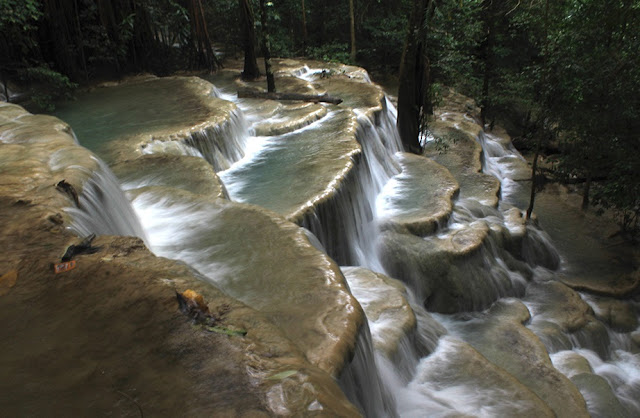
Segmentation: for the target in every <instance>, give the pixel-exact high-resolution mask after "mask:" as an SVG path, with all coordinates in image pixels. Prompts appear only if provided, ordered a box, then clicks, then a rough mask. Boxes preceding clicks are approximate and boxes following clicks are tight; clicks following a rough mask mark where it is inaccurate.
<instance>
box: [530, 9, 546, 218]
mask: <svg viewBox="0 0 640 418" xmlns="http://www.w3.org/2000/svg"><path fill="white" fill-rule="evenodd" d="M548 32H549V0H545V5H544V49H543V50H544V54H543V56H542V77H543V85H546V84H547V55H546V54H547V51H548V46H549V45H548V43H549V37H548ZM542 130H543V131H542V134H541V135H540V136H539V137H538V140H537V141H536V153H535V155H534V156H533V166H532V167H531V196H530V198H529V207H528V208H527V215H526V217H525V219H526V220H527V221H528V220H529V219H531V214H532V213H533V205H534V203H535V200H536V173H537V171H538V157H539V156H540V149H541V148H542V139H543V138H545V135H547V130H546V128H545V126H544V125H543V126H542Z"/></svg>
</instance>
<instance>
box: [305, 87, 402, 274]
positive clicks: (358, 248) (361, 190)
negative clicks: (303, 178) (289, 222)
mask: <svg viewBox="0 0 640 418" xmlns="http://www.w3.org/2000/svg"><path fill="white" fill-rule="evenodd" d="M393 109H394V108H393V105H392V104H391V103H389V102H388V101H387V100H386V98H385V102H384V106H383V109H382V111H381V112H380V113H379V114H377V115H376V116H375V117H374V118H373V120H372V119H371V118H369V117H368V116H366V115H363V114H361V115H359V117H358V130H357V132H356V138H357V140H358V142H359V143H360V145H361V146H362V154H361V155H360V156H359V159H358V161H356V164H355V165H356V168H355V170H354V172H353V174H351V175H350V177H349V178H347V180H346V181H345V182H344V183H343V185H342V186H341V188H340V189H339V190H338V191H337V193H336V196H335V197H334V198H332V199H331V200H330V201H329V202H327V203H326V204H323V205H321V206H320V207H318V208H317V209H316V210H315V211H314V213H313V214H311V215H309V216H307V217H306V218H305V219H304V220H303V221H302V225H303V226H304V227H306V228H307V229H309V230H310V231H311V232H313V233H314V234H315V235H316V236H317V237H318V239H320V242H322V244H323V245H324V247H325V249H326V250H327V253H328V254H329V255H330V256H331V257H332V258H333V259H334V260H336V261H337V262H338V263H339V264H340V265H359V266H365V267H367V268H369V269H371V270H374V271H382V270H383V269H382V266H381V265H380V263H379V261H378V259H377V255H376V252H375V247H374V243H375V237H376V235H377V228H378V225H377V222H376V199H377V196H378V194H379V193H380V191H381V190H382V188H383V187H384V185H385V184H386V183H387V181H389V179H390V178H391V177H392V176H393V175H395V174H397V173H398V171H399V167H398V166H397V163H396V162H395V158H394V154H395V152H397V151H398V150H399V149H401V144H400V137H399V135H398V132H397V130H396V128H395V125H394V124H393ZM376 119H377V121H376Z"/></svg>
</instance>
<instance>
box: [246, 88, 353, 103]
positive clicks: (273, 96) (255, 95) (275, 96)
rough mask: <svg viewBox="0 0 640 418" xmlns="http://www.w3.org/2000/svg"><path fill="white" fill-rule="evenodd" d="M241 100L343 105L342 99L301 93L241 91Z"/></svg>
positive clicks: (326, 95)
mask: <svg viewBox="0 0 640 418" xmlns="http://www.w3.org/2000/svg"><path fill="white" fill-rule="evenodd" d="M238 98H239V99H268V100H301V101H303V102H312V103H318V102H324V103H332V104H340V103H342V99H339V98H337V97H332V96H329V95H328V94H321V95H317V94H301V93H277V92H272V93H268V92H264V91H258V90H254V89H240V90H238Z"/></svg>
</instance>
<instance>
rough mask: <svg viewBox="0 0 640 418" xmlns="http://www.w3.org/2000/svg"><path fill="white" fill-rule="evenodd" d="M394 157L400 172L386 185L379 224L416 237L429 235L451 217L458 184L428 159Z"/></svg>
mask: <svg viewBox="0 0 640 418" xmlns="http://www.w3.org/2000/svg"><path fill="white" fill-rule="evenodd" d="M397 156H398V160H399V163H400V166H401V168H402V172H401V173H400V174H398V175H396V176H395V177H394V178H393V179H392V180H391V181H390V183H391V184H387V186H386V187H385V190H384V191H383V197H382V200H381V202H380V203H378V205H380V204H381V205H382V208H378V211H379V212H381V213H379V216H380V217H382V218H383V221H382V223H383V224H384V223H388V222H389V223H393V224H396V225H399V226H400V227H403V228H406V229H407V230H408V231H409V232H411V233H412V234H414V235H417V236H425V235H428V234H430V233H433V232H434V231H435V230H436V229H438V227H439V225H443V224H444V223H445V222H446V220H447V219H449V217H450V216H451V213H452V211H453V204H452V200H453V199H454V198H455V196H456V195H457V193H458V191H459V186H458V183H457V182H456V181H455V179H454V178H453V176H451V174H450V173H449V171H448V170H446V169H445V168H444V167H442V166H440V165H439V164H437V163H435V162H434V161H432V160H430V159H428V158H424V157H421V156H417V155H413V154H408V153H402V154H397ZM387 189H388V190H387Z"/></svg>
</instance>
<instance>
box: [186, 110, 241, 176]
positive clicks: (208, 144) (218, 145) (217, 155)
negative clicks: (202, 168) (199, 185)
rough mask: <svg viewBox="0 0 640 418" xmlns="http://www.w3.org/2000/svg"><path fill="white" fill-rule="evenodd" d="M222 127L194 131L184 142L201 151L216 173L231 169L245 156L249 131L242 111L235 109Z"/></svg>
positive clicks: (216, 126)
mask: <svg viewBox="0 0 640 418" xmlns="http://www.w3.org/2000/svg"><path fill="white" fill-rule="evenodd" d="M229 116H230V117H229V119H227V120H226V121H224V122H223V123H222V124H220V125H214V126H208V127H206V128H204V129H201V130H194V131H193V132H191V135H190V136H188V137H187V138H186V139H185V140H184V141H185V143H186V144H187V145H190V146H192V147H193V148H195V149H197V150H198V151H200V153H201V154H202V156H203V157H204V159H205V160H207V162H208V163H209V164H211V165H212V166H213V168H214V169H215V170H216V171H221V170H225V169H227V168H229V167H230V166H231V164H233V163H234V162H236V161H238V160H240V159H241V158H242V157H243V156H244V150H245V148H246V142H247V138H248V136H249V129H248V127H247V122H246V121H245V118H244V115H243V113H242V111H241V110H240V109H238V108H236V109H234V110H233V111H232V112H231V113H230V115H229Z"/></svg>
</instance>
